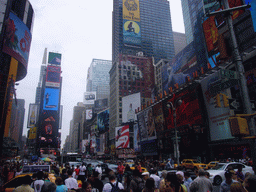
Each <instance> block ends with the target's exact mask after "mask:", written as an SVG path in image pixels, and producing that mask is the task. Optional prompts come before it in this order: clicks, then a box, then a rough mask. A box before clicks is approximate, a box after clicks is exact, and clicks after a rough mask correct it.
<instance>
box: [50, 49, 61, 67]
mask: <svg viewBox="0 0 256 192" xmlns="http://www.w3.org/2000/svg"><path fill="white" fill-rule="evenodd" d="M48 63H49V64H54V65H61V54H60V53H53V52H49V57H48Z"/></svg>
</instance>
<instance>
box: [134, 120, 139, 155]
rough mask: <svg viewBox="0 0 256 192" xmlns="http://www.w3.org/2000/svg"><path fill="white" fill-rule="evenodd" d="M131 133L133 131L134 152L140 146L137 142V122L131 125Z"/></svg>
mask: <svg viewBox="0 0 256 192" xmlns="http://www.w3.org/2000/svg"><path fill="white" fill-rule="evenodd" d="M133 133H134V137H133V146H134V150H135V151H136V152H138V151H140V147H139V142H140V131H139V126H138V124H134V125H133Z"/></svg>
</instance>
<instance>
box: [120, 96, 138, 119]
mask: <svg viewBox="0 0 256 192" xmlns="http://www.w3.org/2000/svg"><path fill="white" fill-rule="evenodd" d="M140 100H141V98H140V93H135V94H131V95H128V96H125V97H123V98H122V122H123V123H127V122H131V121H136V120H137V117H136V115H135V109H138V107H140V106H141V102H140Z"/></svg>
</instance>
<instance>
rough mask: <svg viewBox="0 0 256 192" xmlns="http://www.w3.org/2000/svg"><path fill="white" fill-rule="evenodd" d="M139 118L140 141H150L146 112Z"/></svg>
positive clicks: (139, 115)
mask: <svg viewBox="0 0 256 192" xmlns="http://www.w3.org/2000/svg"><path fill="white" fill-rule="evenodd" d="M137 118H138V127H139V132H140V140H141V141H145V140H148V132H147V128H146V125H145V119H144V118H145V117H144V111H142V112H140V113H138V114H137Z"/></svg>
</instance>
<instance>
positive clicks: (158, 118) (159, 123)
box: [153, 102, 165, 132]
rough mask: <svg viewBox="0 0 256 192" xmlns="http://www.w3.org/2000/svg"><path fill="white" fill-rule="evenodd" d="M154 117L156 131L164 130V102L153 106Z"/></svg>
mask: <svg viewBox="0 0 256 192" xmlns="http://www.w3.org/2000/svg"><path fill="white" fill-rule="evenodd" d="M153 117H154V121H155V128H156V132H161V131H164V128H165V122H164V113H163V107H162V102H159V103H157V104H156V105H154V106H153Z"/></svg>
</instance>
